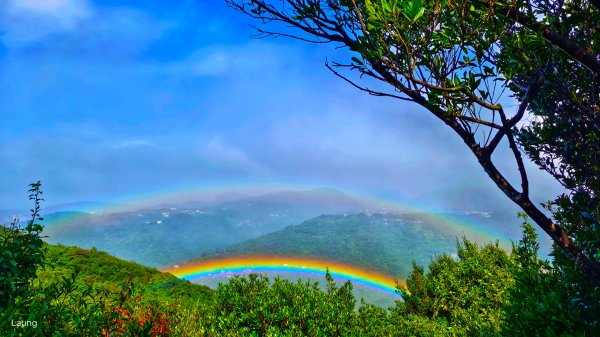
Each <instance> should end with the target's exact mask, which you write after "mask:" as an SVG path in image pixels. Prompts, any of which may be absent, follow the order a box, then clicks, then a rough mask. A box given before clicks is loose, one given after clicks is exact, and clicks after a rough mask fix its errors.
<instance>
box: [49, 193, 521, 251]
mask: <svg viewBox="0 0 600 337" xmlns="http://www.w3.org/2000/svg"><path fill="white" fill-rule="evenodd" d="M314 188H315V187H314V186H304V185H294V184H288V185H285V184H280V185H259V186H253V185H252V184H228V185H225V184H224V185H213V186H200V187H199V186H195V187H190V186H186V187H174V188H171V189H169V190H162V191H155V192H153V193H145V194H137V195H128V196H124V197H122V198H120V199H117V200H113V203H112V204H111V205H110V206H106V207H98V208H96V209H95V210H94V211H95V212H109V213H110V212H120V211H133V210H136V209H140V208H144V207H143V205H145V204H146V205H150V204H158V203H160V202H166V201H169V200H170V201H176V200H194V199H195V198H197V197H202V196H204V197H206V196H211V195H218V194H220V193H225V192H236V191H241V192H243V193H245V192H249V195H254V196H257V195H260V194H261V193H260V192H263V193H269V192H276V191H286V190H291V191H302V190H304V191H306V190H307V189H314ZM258 191H260V192H259V193H256V192H258ZM341 191H342V193H344V194H347V195H348V196H350V197H355V198H356V199H357V200H359V201H365V200H370V203H379V202H381V203H384V204H385V205H384V207H383V208H384V209H385V208H387V209H391V210H398V211H400V212H406V211H408V212H409V213H417V214H420V216H421V217H423V218H426V219H429V220H431V221H430V222H431V223H437V224H439V225H440V226H442V227H446V228H454V229H455V230H456V231H457V232H458V233H463V234H469V235H468V237H471V236H472V235H477V236H478V237H479V239H476V240H475V241H478V242H489V241H494V240H496V239H500V240H501V243H502V244H503V245H504V246H506V247H507V248H509V247H510V244H509V241H508V240H506V239H505V238H503V237H502V234H501V233H499V232H495V231H494V230H493V229H492V228H483V227H482V226H480V225H479V224H477V223H473V222H470V221H465V220H459V219H454V218H451V217H449V216H447V215H442V214H438V213H433V212H431V211H428V210H427V209H424V208H419V207H416V206H413V205H408V204H404V203H400V202H398V201H394V200H388V199H378V198H374V197H368V196H363V195H361V194H360V193H357V192H352V191H348V190H346V189H341ZM252 192H254V193H252ZM209 199H210V198H209ZM376 208H377V207H376ZM85 214H86V213H84V212H82V213H74V214H72V215H70V216H68V217H65V218H61V219H60V221H59V222H47V223H46V224H47V225H50V226H56V225H66V224H68V223H70V222H75V221H77V219H78V218H80V217H83V216H84V215H85ZM465 230H468V231H469V233H465V232H464V231H465Z"/></svg>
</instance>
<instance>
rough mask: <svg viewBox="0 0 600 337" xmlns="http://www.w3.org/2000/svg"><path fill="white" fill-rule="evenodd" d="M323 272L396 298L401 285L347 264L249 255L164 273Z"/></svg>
mask: <svg viewBox="0 0 600 337" xmlns="http://www.w3.org/2000/svg"><path fill="white" fill-rule="evenodd" d="M326 269H329V273H330V274H331V276H333V277H335V278H343V279H347V280H350V281H352V283H356V284H360V285H363V286H368V287H371V288H375V289H378V290H380V291H383V292H386V293H389V294H394V295H396V296H399V294H398V293H397V291H396V286H397V285H398V284H404V281H402V280H400V279H394V278H392V277H390V276H388V275H384V274H381V273H377V272H374V271H370V270H367V269H363V268H359V267H355V266H351V265H349V264H344V263H340V262H336V261H331V260H320V259H312V258H307V257H297V256H265V255H253V256H236V257H224V258H215V259H210V260H202V261H196V262H191V263H188V264H185V265H181V266H178V267H172V268H169V269H166V270H165V271H166V272H169V273H171V274H173V275H175V276H177V277H179V278H181V279H185V280H196V279H201V278H205V277H209V276H219V275H221V274H223V273H234V274H242V273H248V272H253V273H265V272H280V273H282V272H292V273H295V274H313V275H321V276H322V275H325V271H326Z"/></svg>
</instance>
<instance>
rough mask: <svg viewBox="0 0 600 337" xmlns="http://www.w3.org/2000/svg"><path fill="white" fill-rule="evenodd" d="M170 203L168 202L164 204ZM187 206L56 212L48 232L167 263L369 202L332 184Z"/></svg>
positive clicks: (59, 239)
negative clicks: (354, 197)
mask: <svg viewBox="0 0 600 337" xmlns="http://www.w3.org/2000/svg"><path fill="white" fill-rule="evenodd" d="M162 206H164V205H162ZM185 206H186V207H185V208H177V207H169V208H160V207H159V208H145V209H141V210H136V211H126V212H125V211H122V212H79V211H76V212H72V211H71V212H66V211H61V212H55V213H51V214H48V215H47V216H46V220H45V221H44V224H45V225H46V228H45V230H44V234H45V235H47V236H48V238H47V240H48V241H49V242H51V243H62V244H67V245H77V246H81V247H84V248H91V247H97V248H98V249H101V250H105V251H108V252H110V253H111V254H114V255H116V256H118V257H121V258H124V259H128V260H134V261H137V262H140V263H144V264H147V265H150V266H165V265H170V264H173V263H178V262H180V261H185V260H190V259H194V258H197V257H199V256H201V255H203V254H206V253H213V252H215V251H218V250H223V249H225V248H226V247H227V246H229V245H231V244H234V243H239V242H243V241H245V240H248V239H252V238H256V237H259V236H261V235H264V234H267V233H271V232H274V231H277V230H280V229H283V228H285V227H287V226H290V225H294V224H298V223H301V222H303V221H305V220H307V219H310V218H313V217H316V216H319V215H322V214H339V213H347V212H358V211H361V210H363V209H365V207H366V205H365V204H363V203H361V202H360V201H357V200H355V199H353V198H350V197H348V196H346V195H345V194H343V193H341V192H339V191H335V190H331V189H314V190H307V191H285V192H276V193H269V194H264V195H259V196H252V197H245V198H241V199H237V200H229V201H224V202H221V203H213V204H207V203H198V204H197V206H196V207H191V206H193V202H188V203H187V204H186V205H185Z"/></svg>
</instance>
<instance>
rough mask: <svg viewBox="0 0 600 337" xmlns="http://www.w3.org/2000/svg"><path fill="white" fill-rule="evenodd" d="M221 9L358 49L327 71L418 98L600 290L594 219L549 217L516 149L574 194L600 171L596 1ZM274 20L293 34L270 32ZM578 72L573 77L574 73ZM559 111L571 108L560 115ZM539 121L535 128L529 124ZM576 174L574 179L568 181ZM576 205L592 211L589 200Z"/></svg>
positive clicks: (360, 2)
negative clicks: (512, 103)
mask: <svg viewBox="0 0 600 337" xmlns="http://www.w3.org/2000/svg"><path fill="white" fill-rule="evenodd" d="M226 2H227V3H228V5H230V6H231V7H233V8H235V9H237V10H239V11H241V12H243V13H245V14H247V15H249V16H251V17H253V18H255V19H258V20H260V21H261V23H262V24H263V25H262V26H259V27H256V29H257V31H258V34H257V37H267V36H275V37H277V36H286V37H291V38H296V39H300V40H303V41H308V42H314V43H335V44H338V45H341V46H343V47H346V48H348V49H349V50H350V51H351V52H353V54H354V56H352V57H351V58H350V60H348V61H346V62H345V63H338V62H334V63H328V62H326V67H327V68H328V69H330V70H331V71H332V72H333V73H334V74H335V75H337V76H339V77H341V78H343V79H344V80H345V81H347V82H349V83H350V84H352V85H353V86H355V87H357V88H359V89H361V90H363V91H366V92H367V93H369V94H372V95H376V96H387V97H393V98H396V99H400V100H404V101H410V102H414V103H417V104H419V105H421V106H423V107H425V108H426V109H427V110H429V111H430V112H431V113H433V114H434V115H435V116H436V117H437V118H438V119H439V120H441V121H442V122H443V123H445V124H446V125H447V126H448V127H450V128H451V129H452V130H453V131H454V132H455V133H456V134H457V135H458V136H459V137H460V138H461V139H462V140H463V141H464V143H465V144H466V145H467V146H468V147H469V149H470V150H471V151H472V153H473V154H474V155H475V157H476V159H477V161H478V162H479V164H480V165H481V167H482V168H483V169H484V170H485V172H486V173H487V175H488V176H489V177H490V179H491V180H492V181H493V182H494V183H495V184H496V185H497V187H498V188H499V189H500V190H502V192H504V194H506V195H507V196H508V197H509V198H510V199H511V200H512V201H513V202H514V203H515V204H517V205H518V206H519V207H520V208H521V209H522V210H523V211H524V212H525V213H526V214H527V215H528V216H529V217H530V218H531V219H532V220H533V221H534V222H535V223H536V224H537V225H538V226H539V227H540V228H541V229H542V230H544V231H545V232H546V233H547V234H548V235H549V236H550V237H551V238H552V239H553V240H554V242H555V243H556V245H557V246H558V247H560V248H561V249H562V250H563V251H564V252H565V253H566V254H567V256H569V258H570V259H571V260H572V261H573V262H574V263H575V264H576V265H577V266H578V268H579V269H580V270H582V271H583V272H584V273H585V274H586V275H588V276H589V277H591V278H592V279H594V280H595V281H596V282H597V283H600V263H599V260H600V259H599V257H598V247H600V244H599V243H598V238H599V237H600V229H599V226H598V222H597V221H596V222H595V228H591V229H589V230H584V231H583V232H582V231H580V230H579V229H580V228H579V227H581V226H580V224H575V225H574V224H573V223H572V221H573V220H572V219H569V218H564V217H561V216H560V214H561V213H555V214H556V215H557V216H556V218H557V219H559V220H561V222H555V221H553V220H552V218H550V217H549V216H547V215H546V214H545V213H544V212H543V210H542V209H541V207H540V206H537V205H536V204H535V203H534V202H533V201H532V200H531V198H530V193H529V191H530V184H529V179H528V175H527V172H526V169H525V163H524V160H523V158H522V151H521V148H522V149H523V150H524V151H525V152H526V154H527V155H528V156H530V157H531V158H532V159H533V160H534V161H535V162H536V163H538V164H539V165H540V166H541V168H543V169H546V170H547V171H549V172H550V173H551V174H553V175H554V176H555V177H556V178H557V179H558V180H559V181H560V182H561V183H563V184H564V186H565V187H567V188H569V189H571V191H573V192H575V193H577V192H578V191H579V190H580V189H581V188H582V186H588V185H586V183H587V182H589V181H590V180H589V179H587V180H586V179H585V178H582V177H585V176H586V175H589V174H591V175H594V174H596V178H592V180H593V181H597V177H598V175H597V174H598V164H597V163H598V161H595V162H591V160H593V158H595V157H594V156H595V154H597V153H598V152H597V150H598V142H597V141H595V143H593V144H591V145H590V142H588V141H586V140H585V139H586V137H587V135H588V134H590V132H591V133H593V134H595V135H598V128H599V127H600V126H599V123H598V117H597V116H598V115H597V113H596V112H597V111H598V109H599V107H600V105H599V102H600V100H599V99H598V92H599V90H598V88H599V86H598V75H599V74H600V57H599V56H598V55H600V36H599V34H600V31H599V30H598V28H597V27H599V26H600V24H599V21H600V12H599V8H600V4H599V1H593V2H589V1H579V0H560V1H545V0H544V1H542V0H531V1H522V0H513V1H508V2H499V1H483V0H479V1H472V0H471V1H470V0H434V1H427V2H424V1H422V0H411V1H407V0H381V1H374V0H286V1H277V2H275V1H271V2H270V1H262V0H226ZM272 24H284V25H286V26H289V27H291V29H289V28H283V27H281V26H280V29H279V30H278V31H277V30H270V29H269V28H265V27H270V25H272ZM341 69H347V70H351V71H357V72H358V73H360V75H361V77H362V76H366V77H370V78H372V79H375V80H377V81H381V82H384V83H386V84H388V85H389V87H388V88H389V89H390V90H389V91H376V90H372V89H370V88H368V87H367V86H364V85H360V84H358V83H356V82H355V81H353V80H352V79H350V78H348V77H347V76H346V75H345V74H343V73H342V72H341ZM572 69H573V70H574V74H571V75H569V74H568V73H569V72H570V71H571V70H572ZM507 91H508V92H511V93H512V95H513V97H515V98H516V99H517V100H518V102H519V104H518V107H517V109H516V111H507V110H506V109H505V107H504V105H503V104H502V102H503V100H504V99H506V92H507ZM548 97H550V98H551V99H547V98H548ZM566 101H569V102H570V105H565V102H566ZM561 109H562V110H561ZM557 110H561V111H564V113H562V114H555V113H554V112H555V111H557ZM532 116H533V117H535V118H537V123H533V124H528V123H527V121H528V120H529V118H530V117H532ZM568 116H571V119H568V118H567V117H568ZM579 116H586V117H585V118H583V117H582V118H583V119H585V123H586V124H585V125H586V126H585V127H582V126H581V125H580V123H579V122H578V119H577V118H579ZM575 117H577V118H575ZM565 123H566V124H568V125H569V128H568V129H564V124H565ZM590 130H592V131H590ZM571 132H575V134H576V136H573V135H572V134H571ZM556 134H559V135H562V136H566V137H567V138H569V139H570V140H571V141H570V143H569V146H571V145H573V146H574V147H566V148H562V147H561V146H562V145H563V143H562V140H561V139H559V138H557V136H556ZM596 139H597V138H596ZM592 142H594V141H592ZM576 144H580V145H579V146H583V147H579V148H578V147H577V145H576ZM500 146H505V147H506V148H507V149H508V151H509V152H510V153H511V154H512V157H513V159H514V161H515V164H516V165H515V166H516V169H517V171H518V175H519V176H520V186H516V185H514V184H512V183H511V182H509V180H508V179H507V178H506V176H505V175H504V174H503V173H502V172H500V170H499V169H498V168H497V166H496V164H495V162H494V160H493V154H494V153H496V151H497V150H498V149H499V147H500ZM520 147H521V148H520ZM582 151H585V152H586V153H583V152H582ZM593 151H596V152H593ZM594 165H595V166H594ZM590 167H592V168H594V167H595V170H591V171H590V170H589V169H590ZM573 172H576V174H575V173H573ZM561 174H564V175H565V177H567V178H565V179H562V178H561ZM571 177H575V178H574V179H575V182H576V183H575V184H570V183H569V182H568V179H570V178H571ZM587 191H588V192H589V193H588V195H591V196H594V198H595V196H596V195H597V192H593V191H594V190H593V189H587ZM590 191H592V192H590ZM595 191H597V189H596V190H595ZM594 193H596V194H594ZM574 198H575V196H573V198H570V197H567V199H569V200H570V201H572V200H574ZM561 200H562V201H563V202H564V200H565V198H562V199H561ZM594 200H597V199H594ZM592 201H593V200H592ZM577 205H579V206H577V207H585V208H587V207H588V206H594V205H593V203H592V202H591V201H589V200H588V202H587V203H585V202H584V203H577ZM596 207H597V202H596ZM561 208H562V209H566V208H565V206H564V205H561ZM588 210H589V208H588ZM572 213H573V212H571V214H572ZM596 214H597V212H596ZM596 219H598V217H596ZM587 223H588V224H589V221H588V222H587ZM579 233H583V234H582V235H579ZM590 240H591V241H592V242H590Z"/></svg>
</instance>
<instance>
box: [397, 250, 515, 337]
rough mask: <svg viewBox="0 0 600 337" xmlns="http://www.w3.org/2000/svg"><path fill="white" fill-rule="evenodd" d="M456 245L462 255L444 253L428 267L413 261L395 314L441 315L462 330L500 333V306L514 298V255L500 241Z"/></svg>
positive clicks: (452, 325)
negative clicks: (511, 296) (410, 272)
mask: <svg viewBox="0 0 600 337" xmlns="http://www.w3.org/2000/svg"><path fill="white" fill-rule="evenodd" d="M457 249H458V258H457V259H454V258H452V257H451V256H448V255H440V256H438V257H437V258H436V259H434V260H433V261H432V262H431V263H430V265H429V271H428V272H427V273H425V271H424V269H423V268H422V267H419V266H418V265H416V264H415V265H414V267H413V272H412V274H411V276H410V277H409V278H408V280H407V285H406V288H404V289H403V290H402V294H403V297H404V302H401V303H399V304H398V306H397V308H396V315H398V316H399V317H413V319H415V320H414V322H415V324H416V323H418V319H416V318H415V316H420V317H421V318H429V319H432V320H434V321H435V320H441V321H444V322H446V325H447V326H451V327H453V329H455V330H457V331H459V332H460V333H459V334H460V335H463V334H464V335H469V336H494V335H499V331H500V324H501V322H502V317H501V311H500V310H498V308H501V307H502V306H504V305H506V304H507V303H508V301H509V299H508V296H507V289H509V288H510V287H511V286H512V283H513V280H512V274H511V273H510V269H509V267H510V265H511V264H512V260H511V258H510V257H509V256H508V254H507V253H506V252H505V251H504V250H502V249H501V248H499V247H498V244H497V243H496V244H495V245H492V244H488V245H486V246H484V247H482V248H479V247H478V246H477V244H475V243H472V242H469V241H468V240H466V239H463V242H462V243H457ZM438 324H439V323H438ZM457 333H458V332H457Z"/></svg>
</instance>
